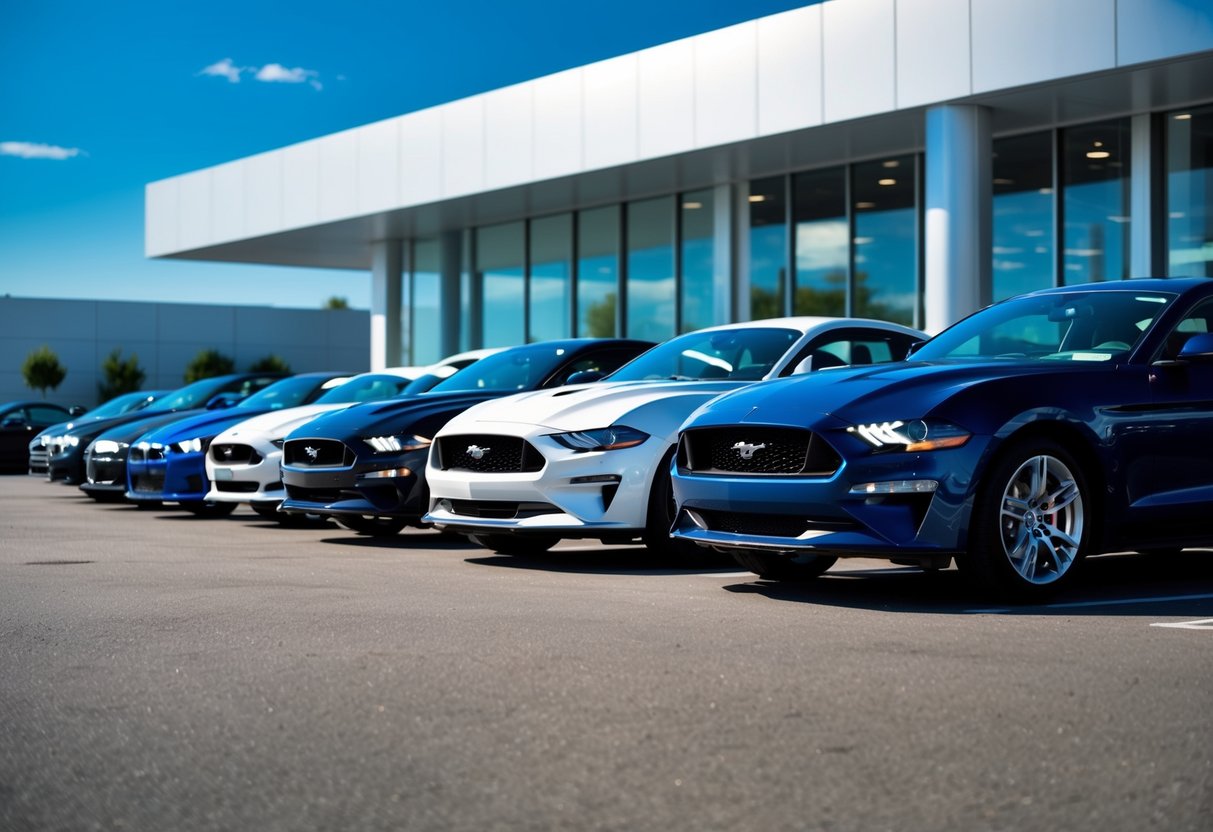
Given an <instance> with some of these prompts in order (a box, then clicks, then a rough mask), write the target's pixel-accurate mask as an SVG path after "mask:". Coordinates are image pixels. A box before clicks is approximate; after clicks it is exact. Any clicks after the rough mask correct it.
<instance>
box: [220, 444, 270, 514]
mask: <svg viewBox="0 0 1213 832" xmlns="http://www.w3.org/2000/svg"><path fill="white" fill-rule="evenodd" d="M242 444H243V445H245V446H247V447H248V448H249V449H251V450H252V452H253V453H252V454H250V455H248V457H246V458H247V459H250V461H246V462H237V463H234V462H224V461H222V460H219V459H216V458H215V457H216V454H215V449H216V448H217V447H220V445H219V443H218V442H216V443H213V444H212V445H211V450H210V451H209V452H208V453H207V456H206V476H207V479H208V481H209V482H210V491H208V492H207V495H206V499H207V500H210V501H213V502H217V503H274V502H281V501H282V500H283V499H284V498H285V497H286V487H285V486H284V485H283V482H282V450H281V449H280V448H277V447H275V446H274V444H273V443H272V442H268V441H267V442H250V441H245V442H244V443H242Z"/></svg>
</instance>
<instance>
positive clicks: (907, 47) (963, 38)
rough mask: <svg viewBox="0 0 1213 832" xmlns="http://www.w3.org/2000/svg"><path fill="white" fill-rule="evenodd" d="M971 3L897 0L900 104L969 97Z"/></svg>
mask: <svg viewBox="0 0 1213 832" xmlns="http://www.w3.org/2000/svg"><path fill="white" fill-rule="evenodd" d="M971 87H972V85H971V79H970V65H969V0H897V106H898V107H915V106H919V105H922V104H934V103H936V102H939V101H947V100H948V99H951V98H960V97H962V96H965V95H969V93H970V90H971Z"/></svg>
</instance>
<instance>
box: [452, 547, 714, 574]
mask: <svg viewBox="0 0 1213 832" xmlns="http://www.w3.org/2000/svg"><path fill="white" fill-rule="evenodd" d="M482 551H483V550H482ZM466 562H467V563H471V564H475V565H477V566H496V567H500V568H505V569H538V570H543V571H545V572H570V573H576V574H582V575H696V574H704V573H715V572H722V571H729V572H736V571H737V566H736V564H734V563H733V561H732V559H729V560H728V561H724V560H719V561H713V560H711V559H709V560H706V561H704V562H703V563H702V564H693V565H691V564H688V565H684V564H680V563H671V562H669V561H668V560H666V559H662V558H660V557H658V556H655V555H653V554H652V553H651V552H650V551H649V550H648V549H646V548H645V547H643V546H619V547H611V548H598V549H594V550H592V551H587V550H583V549H578V550H568V549H552V550H550V551H547V552H539V553H533V554H527V555H502V554H496V553H490V552H487V551H485V554H484V556H483V557H478V558H468V559H467V560H466Z"/></svg>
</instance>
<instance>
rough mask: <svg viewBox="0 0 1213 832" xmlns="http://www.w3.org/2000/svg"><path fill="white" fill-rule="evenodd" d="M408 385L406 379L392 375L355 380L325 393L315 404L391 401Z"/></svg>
mask: <svg viewBox="0 0 1213 832" xmlns="http://www.w3.org/2000/svg"><path fill="white" fill-rule="evenodd" d="M408 383H409V380H408V379H406V378H401V377H400V376H392V375H381V376H366V377H364V378H355V379H351V380H349V381H347V382H346V383H345V384H343V385H341V386H340V387H334V388H333V389H332V390H328V391H326V392H325V393H324V395H322V396H321V397H320V398H318V399H316V404H349V403H353V402H373V401H380V400H382V399H391V398H395V397H396V396H398V395H400V392H401V391H402V390H403V389H404V388H405V386H406V385H407V384H408Z"/></svg>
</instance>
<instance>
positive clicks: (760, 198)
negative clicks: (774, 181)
mask: <svg viewBox="0 0 1213 832" xmlns="http://www.w3.org/2000/svg"><path fill="white" fill-rule="evenodd" d="M766 201H767V196H766V194H750V202H766Z"/></svg>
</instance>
